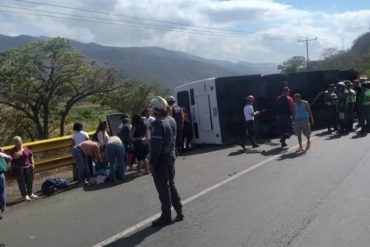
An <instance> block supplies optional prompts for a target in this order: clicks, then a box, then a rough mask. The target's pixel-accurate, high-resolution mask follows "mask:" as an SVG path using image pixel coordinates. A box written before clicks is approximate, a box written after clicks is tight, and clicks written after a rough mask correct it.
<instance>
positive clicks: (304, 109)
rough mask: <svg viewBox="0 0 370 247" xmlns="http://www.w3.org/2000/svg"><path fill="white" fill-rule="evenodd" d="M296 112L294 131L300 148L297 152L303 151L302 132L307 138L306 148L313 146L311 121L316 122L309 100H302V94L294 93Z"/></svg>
mask: <svg viewBox="0 0 370 247" xmlns="http://www.w3.org/2000/svg"><path fill="white" fill-rule="evenodd" d="M294 102H295V104H294V113H293V123H294V131H295V134H296V135H297V137H298V143H299V148H298V150H297V152H303V146H302V133H303V134H304V135H305V136H306V138H307V146H306V150H308V149H310V147H311V141H310V136H311V125H310V119H311V123H312V124H314V120H313V115H312V112H311V109H310V105H309V104H308V102H307V101H305V100H302V97H301V95H300V94H298V93H297V94H295V95H294Z"/></svg>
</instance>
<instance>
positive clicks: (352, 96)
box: [346, 81, 356, 132]
mask: <svg viewBox="0 0 370 247" xmlns="http://www.w3.org/2000/svg"><path fill="white" fill-rule="evenodd" d="M346 88H347V90H348V112H347V115H348V131H350V132H352V131H353V122H354V121H355V106H356V91H355V90H354V85H353V84H352V83H351V82H350V81H346Z"/></svg>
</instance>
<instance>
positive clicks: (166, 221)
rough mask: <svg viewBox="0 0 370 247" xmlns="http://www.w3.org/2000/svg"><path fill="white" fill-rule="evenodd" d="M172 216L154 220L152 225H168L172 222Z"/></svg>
mask: <svg viewBox="0 0 370 247" xmlns="http://www.w3.org/2000/svg"><path fill="white" fill-rule="evenodd" d="M171 222H172V221H171V218H167V217H166V218H165V217H162V216H161V217H159V218H158V219H156V220H154V221H153V222H152V226H153V227H162V226H167V225H169V224H171Z"/></svg>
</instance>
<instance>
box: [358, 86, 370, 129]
mask: <svg viewBox="0 0 370 247" xmlns="http://www.w3.org/2000/svg"><path fill="white" fill-rule="evenodd" d="M359 107H360V120H359V122H360V126H361V131H360V133H361V134H364V135H367V133H368V132H369V130H370V85H369V82H363V83H362V94H361V97H360V100H359Z"/></svg>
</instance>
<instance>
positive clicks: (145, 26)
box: [0, 5, 246, 38]
mask: <svg viewBox="0 0 370 247" xmlns="http://www.w3.org/2000/svg"><path fill="white" fill-rule="evenodd" d="M0 7H1V5H0ZM2 7H5V6H2ZM6 8H9V7H6ZM31 11H33V12H35V11H36V12H37V10H31ZM0 12H2V13H5V14H16V15H31V16H42V17H49V18H57V19H66V20H74V21H83V22H90V23H98V24H110V25H119V26H125V27H130V26H127V25H126V24H130V25H132V26H136V27H138V28H143V29H148V27H151V28H152V29H156V30H162V31H172V32H179V33H189V34H199V35H208V36H218V37H239V38H242V37H246V36H242V35H236V34H223V33H215V32H208V31H198V30H186V29H170V28H168V27H164V26H158V25H156V26H154V25H149V24H143V23H133V22H126V21H120V22H114V21H96V20H94V19H95V18H91V17H88V16H76V15H66V14H64V13H55V12H54V14H58V15H61V16H56V15H48V14H42V13H33V12H21V11H15V10H1V9H0ZM38 12H53V11H38ZM105 20H107V19H105Z"/></svg>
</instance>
